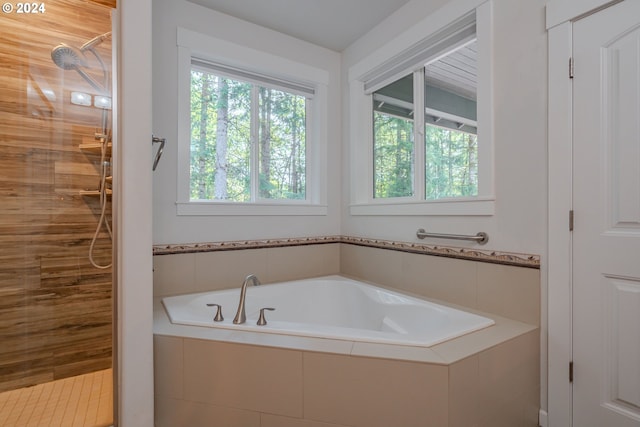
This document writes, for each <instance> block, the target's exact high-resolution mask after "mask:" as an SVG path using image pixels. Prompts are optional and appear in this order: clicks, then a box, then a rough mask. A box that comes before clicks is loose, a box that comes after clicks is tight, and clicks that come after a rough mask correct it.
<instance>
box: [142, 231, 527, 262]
mask: <svg viewBox="0 0 640 427" xmlns="http://www.w3.org/2000/svg"><path fill="white" fill-rule="evenodd" d="M330 243H344V244H349V245H355V246H365V247H370V248H378V249H388V250H394V251H400V252H409V253H416V254H423V255H432V256H441V257H447V258H457V259H464V260H470V261H478V262H487V263H492V264H503V265H512V266H516V267H527V268H535V269H539V268H540V256H539V255H530V254H520V253H511V252H500V251H494V250H482V249H468V248H460V247H453V246H432V245H425V244H422V243H410V242H395V241H390V240H380V239H369V238H365V237H353V236H322V237H300V238H284V239H263V240H238V241H226V242H212V243H191V244H177V245H154V246H153V255H154V256H155V255H174V254H189V253H199V252H217V251H237V250H245V249H263V248H280V247H289V246H307V245H322V244H330Z"/></svg>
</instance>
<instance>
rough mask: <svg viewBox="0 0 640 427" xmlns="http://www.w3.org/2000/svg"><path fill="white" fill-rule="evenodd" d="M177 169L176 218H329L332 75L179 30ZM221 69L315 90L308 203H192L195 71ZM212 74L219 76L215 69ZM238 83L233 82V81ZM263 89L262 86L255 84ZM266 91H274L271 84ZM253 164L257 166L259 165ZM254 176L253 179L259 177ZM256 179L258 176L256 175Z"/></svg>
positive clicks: (309, 135)
mask: <svg viewBox="0 0 640 427" xmlns="http://www.w3.org/2000/svg"><path fill="white" fill-rule="evenodd" d="M177 45H178V144H177V145H178V164H177V194H176V211H177V215H179V216H180V215H186V216H189V215H196V216H208V215H233V216H237V215H327V202H326V200H327V194H326V187H327V184H326V175H327V174H326V173H325V171H326V168H327V131H326V129H327V109H328V105H327V104H328V102H327V87H328V80H329V77H328V72H327V71H325V70H322V69H319V68H315V67H312V66H310V65H307V64H302V63H298V62H295V61H292V60H290V59H287V58H283V57H279V56H276V55H272V54H269V53H266V52H262V51H257V50H255V49H251V48H248V47H246V46H241V45H238V44H235V43H231V42H228V41H225V40H221V39H218V38H215V37H211V36H207V35H203V34H200V33H196V32H193V31H190V30H186V29H184V28H180V27H179V28H178V32H177ZM193 61H196V62H202V63H207V62H208V63H211V64H219V65H220V66H223V67H229V68H230V69H236V70H240V72H242V71H245V72H246V73H248V74H253V75H256V76H265V78H266V79H273V80H274V81H276V82H278V81H279V82H284V83H285V85H283V86H282V87H280V88H279V89H280V90H287V86H286V84H287V83H290V84H291V85H293V86H301V87H308V88H312V89H313V91H314V95H313V101H312V102H308V101H307V104H308V105H307V108H306V110H307V129H306V161H305V165H306V177H305V181H306V190H305V192H306V198H305V200H290V199H264V198H259V197H257V195H256V198H253V196H252V201H247V202H236V201H229V200H191V198H190V179H191V173H190V166H191V159H190V157H191V155H190V150H191V131H190V128H191V117H190V116H191V70H192V62H193ZM212 73H214V74H215V73H216V71H215V70H214V69H213V68H212ZM231 77H232V78H233V76H231ZM251 83H257V84H261V83H259V82H251ZM265 86H269V85H268V84H267V85H265ZM271 87H273V86H271ZM253 163H254V164H255V165H257V160H256V159H254V160H253ZM254 167H255V166H254ZM257 173H258V171H257V170H252V174H254V175H255V174H257ZM256 176H257V175H256Z"/></svg>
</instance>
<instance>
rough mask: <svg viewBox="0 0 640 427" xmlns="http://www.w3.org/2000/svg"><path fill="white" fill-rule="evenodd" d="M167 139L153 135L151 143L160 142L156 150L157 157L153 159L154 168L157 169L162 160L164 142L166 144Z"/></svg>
mask: <svg viewBox="0 0 640 427" xmlns="http://www.w3.org/2000/svg"><path fill="white" fill-rule="evenodd" d="M166 142H167V140H166V139H165V138H158V137H157V136H153V135H151V145H153V144H158V143H159V144H160V147H159V148H158V151H157V152H156V157H155V159H153V168H152V170H156V168H157V167H158V162H159V161H160V157H162V152H163V151H164V144H166Z"/></svg>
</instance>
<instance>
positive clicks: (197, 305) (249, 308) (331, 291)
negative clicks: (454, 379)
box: [162, 276, 494, 347]
mask: <svg viewBox="0 0 640 427" xmlns="http://www.w3.org/2000/svg"><path fill="white" fill-rule="evenodd" d="M239 298H240V289H239V287H238V289H229V290H222V291H212V292H203V293H196V294H188V295H178V296H171V297H165V298H163V299H162V304H163V306H164V308H165V310H166V312H167V315H168V317H169V320H170V322H171V323H173V324H179V325H191V326H200V327H206V328H223V329H230V330H236V331H251V332H260V333H265V334H282V335H295V336H304V337H317V338H329V339H337V340H348V341H358V342H369V343H384V344H397V345H405V346H418V347H430V346H433V345H435V344H438V343H442V342H444V341H448V340H450V339H453V338H456V337H459V336H461V335H464V334H468V333H470V332H474V331H477V330H480V329H483V328H487V327H489V326H492V325H493V324H494V321H493V320H492V319H489V318H486V317H483V316H479V315H476V314H473V313H467V312H465V311H462V310H457V309H454V308H450V307H446V306H443V305H439V304H435V303H432V302H429V301H426V300H423V299H419V298H415V297H412V296H408V295H405V294H402V293H400V292H396V291H391V290H388V289H384V288H380V287H376V286H373V285H370V284H367V283H363V282H359V281H356V280H352V279H349V278H345V277H341V276H326V277H319V278H314V279H304V280H295V281H291V282H283V283H276V284H268V285H260V286H249V287H248V288H247V295H246V302H245V305H246V315H247V321H246V323H244V324H241V325H235V324H233V318H234V316H235V313H236V309H237V307H238V301H239ZM207 304H219V305H221V306H222V307H223V308H222V310H223V315H224V320H223V321H221V322H214V321H213V318H214V315H215V313H216V309H215V307H211V306H207ZM263 307H270V308H275V311H266V312H265V315H266V319H267V324H266V325H263V326H259V325H257V320H258V316H259V310H260V309H261V308H263Z"/></svg>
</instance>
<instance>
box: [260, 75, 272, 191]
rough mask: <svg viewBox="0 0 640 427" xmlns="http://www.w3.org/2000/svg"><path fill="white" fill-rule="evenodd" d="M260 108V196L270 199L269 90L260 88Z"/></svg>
mask: <svg viewBox="0 0 640 427" xmlns="http://www.w3.org/2000/svg"><path fill="white" fill-rule="evenodd" d="M260 98H261V99H262V106H261V107H262V108H260V116H261V117H260V174H259V179H260V185H259V187H260V191H259V193H260V196H261V197H264V198H266V199H268V198H270V197H271V191H270V189H269V182H270V180H271V108H272V106H271V90H270V89H265V88H262V87H261V88H260Z"/></svg>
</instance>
